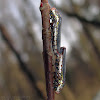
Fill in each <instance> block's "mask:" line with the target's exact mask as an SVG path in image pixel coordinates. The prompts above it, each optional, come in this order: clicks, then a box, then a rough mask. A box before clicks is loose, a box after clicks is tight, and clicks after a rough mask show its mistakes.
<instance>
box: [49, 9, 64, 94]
mask: <svg viewBox="0 0 100 100" xmlns="http://www.w3.org/2000/svg"><path fill="white" fill-rule="evenodd" d="M50 18H51V33H52V49H53V54H54V57H53V62H54V69H55V74H54V90H55V92H56V93H60V90H61V89H62V88H63V86H64V84H65V73H66V66H65V55H66V48H64V47H60V40H61V39H60V37H61V34H60V28H61V21H62V18H61V16H60V14H59V13H58V11H57V10H56V8H51V11H50Z"/></svg>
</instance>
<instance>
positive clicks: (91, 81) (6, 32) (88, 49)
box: [0, 0, 100, 100]
mask: <svg viewBox="0 0 100 100" xmlns="http://www.w3.org/2000/svg"><path fill="white" fill-rule="evenodd" d="M39 4H40V1H39V0H0V100H44V98H45V97H46V89H45V76H44V67H43V57H42V34H41V30H42V26H41V14H40V11H39ZM50 4H51V5H52V6H53V5H55V6H56V8H57V9H58V10H59V11H60V13H61V16H62V30H61V33H62V37H61V46H65V47H66V49H67V55H66V57H67V63H66V67H67V73H66V84H65V86H64V88H63V89H62V91H61V93H60V94H59V95H55V100H99V98H100V1H99V0H94V1H92V0H54V2H51V1H50ZM2 27H3V28H2ZM5 37H7V39H8V40H9V41H7V40H6V39H5ZM11 45H12V47H11Z"/></svg>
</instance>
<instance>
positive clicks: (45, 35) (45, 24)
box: [40, 0, 54, 100]
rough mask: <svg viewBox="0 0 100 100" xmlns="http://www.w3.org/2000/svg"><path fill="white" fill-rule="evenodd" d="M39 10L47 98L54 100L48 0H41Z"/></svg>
mask: <svg viewBox="0 0 100 100" xmlns="http://www.w3.org/2000/svg"><path fill="white" fill-rule="evenodd" d="M40 11H41V16H42V39H43V58H44V68H45V78H46V91H47V100H54V89H53V72H52V69H53V68H52V48H51V32H50V16H49V12H50V6H49V4H48V0H41V5H40Z"/></svg>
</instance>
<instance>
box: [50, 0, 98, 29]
mask: <svg viewBox="0 0 100 100" xmlns="http://www.w3.org/2000/svg"><path fill="white" fill-rule="evenodd" d="M50 3H51V4H52V5H54V6H56V8H57V9H59V10H60V11H62V12H63V13H65V14H66V15H67V16H69V17H75V18H77V19H78V20H79V21H81V22H85V23H88V24H92V25H94V26H97V27H100V21H97V20H88V19H86V18H85V17H83V16H80V15H78V14H77V13H76V12H69V11H67V10H66V9H65V8H64V7H58V6H57V5H55V4H54V3H53V1H52V0H50Z"/></svg>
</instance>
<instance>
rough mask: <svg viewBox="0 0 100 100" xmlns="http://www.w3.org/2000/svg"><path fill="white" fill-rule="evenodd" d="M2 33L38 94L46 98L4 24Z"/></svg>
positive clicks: (1, 29) (0, 31) (0, 29)
mask: <svg viewBox="0 0 100 100" xmlns="http://www.w3.org/2000/svg"><path fill="white" fill-rule="evenodd" d="M0 33H1V35H2V37H3V39H4V40H5V42H6V43H7V45H8V46H9V47H10V49H11V50H12V51H13V53H14V54H15V56H16V58H17V60H18V62H19V65H20V68H21V70H22V71H23V72H24V73H25V75H26V76H27V77H28V78H29V80H30V82H31V84H32V86H34V88H35V90H36V92H37V94H38V95H39V96H40V97H41V98H42V99H43V100H45V97H44V96H43V94H42V93H41V91H40V90H39V88H38V87H37V86H36V82H35V79H34V77H33V75H32V74H31V72H30V71H29V70H28V67H27V64H25V63H24V61H23V60H22V59H21V56H20V53H19V52H18V51H17V49H16V47H15V46H14V45H13V44H12V41H11V39H10V37H9V34H8V32H7V30H6V28H5V27H4V26H3V25H0Z"/></svg>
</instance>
